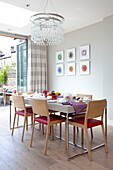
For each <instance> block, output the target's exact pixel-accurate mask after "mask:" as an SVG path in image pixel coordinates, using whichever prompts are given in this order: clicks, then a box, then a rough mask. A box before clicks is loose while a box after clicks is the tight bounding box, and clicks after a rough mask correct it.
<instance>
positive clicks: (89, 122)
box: [69, 99, 108, 160]
mask: <svg viewBox="0 0 113 170" xmlns="http://www.w3.org/2000/svg"><path fill="white" fill-rule="evenodd" d="M105 107H106V100H105V99H103V100H97V101H89V102H88V106H87V110H86V114H85V117H78V118H73V119H71V120H69V124H70V125H73V126H76V127H80V128H82V129H83V131H85V135H86V143H87V149H88V156H89V160H92V154H91V149H90V142H89V138H88V128H93V127H95V126H99V125H101V127H102V134H103V139H104V143H105V151H106V152H108V148H107V142H106V137H105V133H104V125H103V114H104V110H105ZM97 117H100V118H101V120H97V119H94V118H97Z"/></svg>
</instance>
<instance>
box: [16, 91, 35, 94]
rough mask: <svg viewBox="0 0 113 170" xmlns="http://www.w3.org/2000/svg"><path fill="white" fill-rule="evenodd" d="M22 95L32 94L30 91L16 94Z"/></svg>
mask: <svg viewBox="0 0 113 170" xmlns="http://www.w3.org/2000/svg"><path fill="white" fill-rule="evenodd" d="M24 94H27V95H29V94H33V92H32V91H29V92H17V95H24Z"/></svg>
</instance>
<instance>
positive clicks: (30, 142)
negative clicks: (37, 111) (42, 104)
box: [30, 122, 35, 147]
mask: <svg viewBox="0 0 113 170" xmlns="http://www.w3.org/2000/svg"><path fill="white" fill-rule="evenodd" d="M34 125H35V122H33V125H32V134H31V140H30V147H31V146H32V141H33V134H34Z"/></svg>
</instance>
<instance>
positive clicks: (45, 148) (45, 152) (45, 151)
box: [44, 126, 50, 155]
mask: <svg viewBox="0 0 113 170" xmlns="http://www.w3.org/2000/svg"><path fill="white" fill-rule="evenodd" d="M49 128H50V126H47V132H46V143H45V147H44V155H46V154H47V145H48V136H49Z"/></svg>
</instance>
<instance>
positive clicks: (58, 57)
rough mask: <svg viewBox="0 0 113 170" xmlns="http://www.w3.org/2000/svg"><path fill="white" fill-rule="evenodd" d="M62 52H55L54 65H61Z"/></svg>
mask: <svg viewBox="0 0 113 170" xmlns="http://www.w3.org/2000/svg"><path fill="white" fill-rule="evenodd" d="M63 61H64V60H63V51H57V52H56V63H63Z"/></svg>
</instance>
